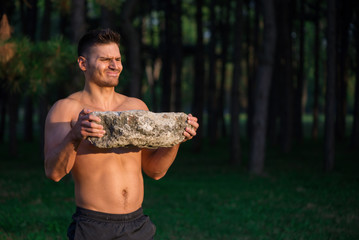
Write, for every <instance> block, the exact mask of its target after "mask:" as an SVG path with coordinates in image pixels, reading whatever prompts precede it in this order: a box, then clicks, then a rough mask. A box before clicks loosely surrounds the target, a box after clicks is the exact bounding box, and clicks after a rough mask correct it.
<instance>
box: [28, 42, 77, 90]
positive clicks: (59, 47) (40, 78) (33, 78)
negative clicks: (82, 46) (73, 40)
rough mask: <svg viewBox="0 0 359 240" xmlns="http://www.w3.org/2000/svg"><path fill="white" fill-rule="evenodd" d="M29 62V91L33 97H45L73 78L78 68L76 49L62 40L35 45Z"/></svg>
mask: <svg viewBox="0 0 359 240" xmlns="http://www.w3.org/2000/svg"><path fill="white" fill-rule="evenodd" d="M28 60H29V61H30V62H29V63H28V66H29V69H28V70H29V74H28V77H29V88H28V91H29V93H30V94H32V95H43V94H45V93H46V92H48V91H50V92H51V90H54V89H56V88H58V87H61V86H63V85H64V84H66V83H67V82H69V79H72V78H73V76H71V75H72V74H73V73H74V67H75V66H76V64H75V63H76V62H75V61H76V49H75V46H74V45H72V44H70V43H69V42H68V41H65V40H64V39H62V38H57V39H52V40H50V41H47V42H38V43H35V44H34V45H33V49H32V55H31V58H29V59H28Z"/></svg>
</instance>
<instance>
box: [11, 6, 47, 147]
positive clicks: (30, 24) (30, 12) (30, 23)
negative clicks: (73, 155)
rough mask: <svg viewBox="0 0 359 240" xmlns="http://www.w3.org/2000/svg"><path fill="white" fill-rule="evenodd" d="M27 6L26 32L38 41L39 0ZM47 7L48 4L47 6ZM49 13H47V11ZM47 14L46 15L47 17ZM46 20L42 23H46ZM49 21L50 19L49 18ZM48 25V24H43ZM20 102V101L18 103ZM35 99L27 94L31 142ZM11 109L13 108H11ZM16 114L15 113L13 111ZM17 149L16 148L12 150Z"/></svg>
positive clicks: (26, 129) (27, 131) (27, 133)
mask: <svg viewBox="0 0 359 240" xmlns="http://www.w3.org/2000/svg"><path fill="white" fill-rule="evenodd" d="M24 7H25V21H24V22H23V24H25V27H24V30H25V32H24V34H25V35H26V36H28V37H29V38H30V39H31V41H33V42H35V41H36V29H37V18H38V17H37V13H38V12H37V0H30V1H28V4H25V5H24ZM45 7H46V6H45ZM47 7H48V6H47ZM46 14H47V13H46ZM46 14H45V15H44V17H47V16H46ZM44 20H45V19H43V21H42V23H44ZM47 21H49V20H48V19H47ZM43 27H46V26H43ZM17 104H19V103H17ZM33 108H34V107H33V99H32V96H30V95H28V96H25V121H24V133H25V136H24V137H25V141H28V142H31V141H32V140H33V126H34V123H33ZM10 111H11V110H10ZM13 114H14V113H13ZM11 151H16V150H11Z"/></svg>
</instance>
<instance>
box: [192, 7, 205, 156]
mask: <svg viewBox="0 0 359 240" xmlns="http://www.w3.org/2000/svg"><path fill="white" fill-rule="evenodd" d="M202 7H203V0H196V23H197V28H196V32H197V41H196V52H195V54H196V55H195V80H194V81H195V82H194V92H193V114H194V115H196V116H197V118H198V123H199V124H200V125H202V122H203V108H204V88H203V86H204V85H205V84H204V45H203V13H202ZM197 135H198V136H197V137H196V138H195V139H194V145H193V146H194V150H195V151H199V150H200V149H201V145H202V130H201V129H199V131H198V132H197Z"/></svg>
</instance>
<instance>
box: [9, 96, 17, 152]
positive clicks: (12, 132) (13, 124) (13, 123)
mask: <svg viewBox="0 0 359 240" xmlns="http://www.w3.org/2000/svg"><path fill="white" fill-rule="evenodd" d="M9 102H10V103H11V107H10V108H9V141H10V146H9V153H10V155H11V156H17V154H18V146H17V144H18V140H17V137H18V136H17V134H18V131H17V130H18V126H17V124H18V120H19V94H15V93H12V94H10V101H9Z"/></svg>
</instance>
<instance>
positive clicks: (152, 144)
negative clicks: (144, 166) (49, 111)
mask: <svg viewBox="0 0 359 240" xmlns="http://www.w3.org/2000/svg"><path fill="white" fill-rule="evenodd" d="M92 114H94V115H96V116H98V117H99V118H101V123H100V124H101V125H103V127H104V130H105V131H106V134H105V135H104V136H103V137H102V138H97V137H89V138H88V140H89V141H90V142H91V143H92V144H93V145H95V146H97V147H99V148H116V147H130V146H136V147H140V148H158V147H172V146H174V145H176V144H178V143H180V142H182V141H183V140H184V139H185V136H184V135H183V132H184V130H185V128H186V127H191V126H190V125H189V124H188V123H187V118H188V116H187V114H185V113H174V112H170V113H153V112H150V111H143V110H130V111H123V112H93V113H92Z"/></svg>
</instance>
